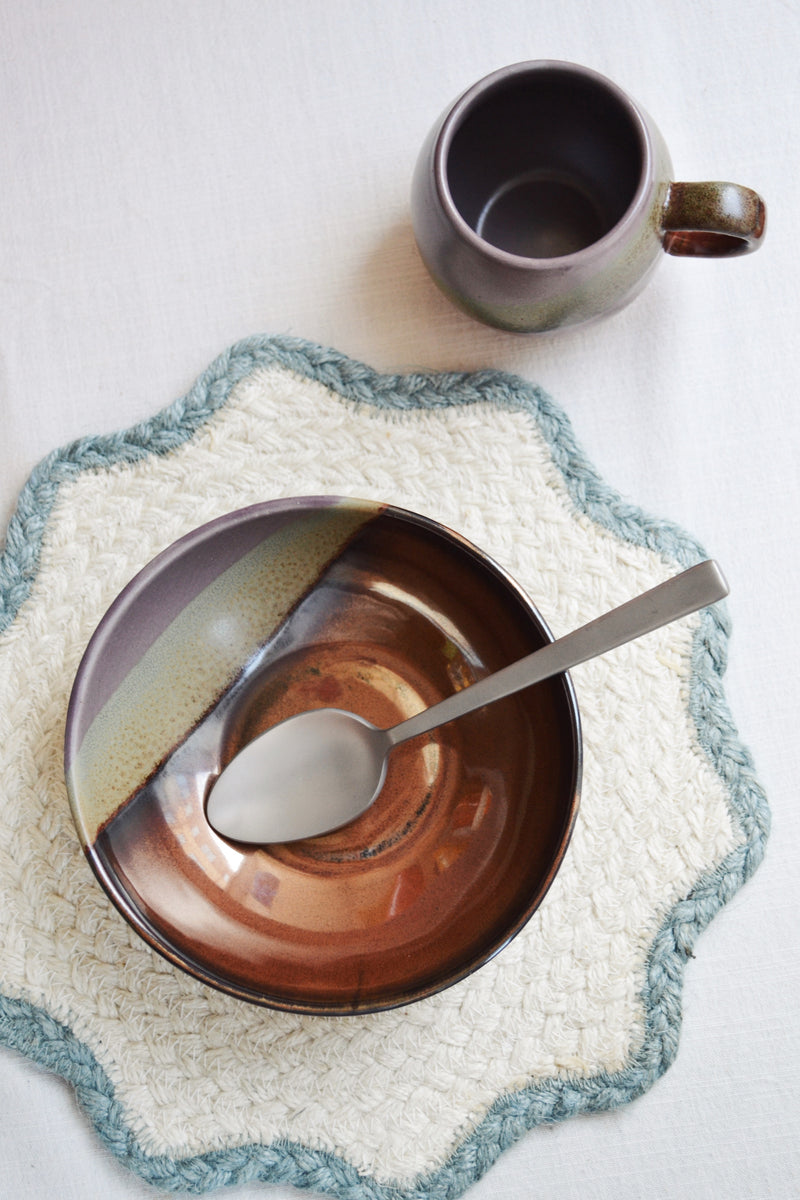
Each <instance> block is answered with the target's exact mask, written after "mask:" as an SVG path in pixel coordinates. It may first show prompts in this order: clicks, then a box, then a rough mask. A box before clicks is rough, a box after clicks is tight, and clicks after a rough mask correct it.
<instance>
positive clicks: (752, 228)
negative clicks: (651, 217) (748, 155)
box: [661, 182, 767, 258]
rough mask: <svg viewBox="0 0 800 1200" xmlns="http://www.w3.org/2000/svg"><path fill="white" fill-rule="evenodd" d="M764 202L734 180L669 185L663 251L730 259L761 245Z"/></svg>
mask: <svg viewBox="0 0 800 1200" xmlns="http://www.w3.org/2000/svg"><path fill="white" fill-rule="evenodd" d="M766 220H767V209H766V205H765V204H764V201H763V200H762V199H761V197H760V196H759V195H758V193H757V192H754V191H753V190H752V189H751V188H747V187H742V186H741V184H738V183H717V182H703V183H671V184H670V185H669V190H668V191H667V198H666V201H665V202H664V210H663V213H662V219H661V228H662V230H663V245H664V249H665V250H666V252H667V254H680V255H688V256H692V257H704V258H726V257H727V258H730V257H732V256H733V255H736V254H750V252H751V251H753V250H757V249H758V247H759V246H760V245H761V241H762V239H763V237H764V231H765V228H766Z"/></svg>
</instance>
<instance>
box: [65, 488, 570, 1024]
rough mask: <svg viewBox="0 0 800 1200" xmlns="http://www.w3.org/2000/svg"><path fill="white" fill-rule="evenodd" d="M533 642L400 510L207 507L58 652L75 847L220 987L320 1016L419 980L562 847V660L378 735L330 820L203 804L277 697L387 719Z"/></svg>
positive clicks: (495, 930)
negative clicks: (222, 810)
mask: <svg viewBox="0 0 800 1200" xmlns="http://www.w3.org/2000/svg"><path fill="white" fill-rule="evenodd" d="M548 640H551V634H550V633H549V631H548V628H547V626H546V624H545V623H544V621H543V620H542V618H541V617H540V616H539V614H538V612H537V611H536V609H535V607H534V605H533V604H532V602H531V600H530V599H529V598H528V597H527V596H526V595H525V594H524V592H523V591H522V590H521V589H520V588H519V587H518V586H517V585H516V584H515V583H514V582H513V581H512V580H511V579H510V578H509V577H508V575H507V574H505V573H504V572H503V571H502V570H501V569H500V568H499V567H498V566H497V565H496V564H495V563H493V562H492V561H491V560H490V559H489V558H488V557H487V556H486V555H485V554H483V553H481V551H479V550H478V549H476V548H475V547H474V546H472V545H470V544H469V543H468V542H466V541H465V540H464V539H463V538H461V537H459V536H458V535H456V534H454V533H452V532H450V531H449V530H447V529H445V528H443V527H442V526H441V525H438V524H436V523H435V522H433V521H431V520H428V519H426V518H424V517H421V516H418V515H416V514H413V513H410V512H405V511H403V510H401V509H398V508H393V507H390V506H387V505H382V504H376V503H372V502H362V501H354V500H342V499H335V498H329V497H311V498H302V499H294V500H280V501H275V502H270V503H265V504H258V505H255V506H253V507H250V508H246V509H243V510H241V511H238V512H234V513H231V514H229V515H227V516H224V517H221V518H220V519H218V520H215V521H212V522H211V523H209V524H207V525H204V526H203V527H201V528H199V529H197V530H195V531H194V532H192V533H190V534H188V535H187V536H186V537H184V538H182V539H181V540H180V541H178V542H176V543H174V544H173V545H172V546H170V547H169V548H168V549H167V550H165V551H164V552H163V553H162V554H160V555H159V556H158V557H157V558H155V559H154V560H153V561H152V562H151V563H150V564H149V565H148V566H147V567H145V568H144V570H143V571H141V573H140V574H139V575H137V576H136V578H135V579H133V581H132V582H131V583H130V584H129V585H128V586H127V587H126V588H125V590H124V591H123V592H122V593H121V594H120V595H119V597H118V598H117V599H116V600H115V602H114V603H113V604H112V606H111V608H110V609H109V610H108V612H107V613H106V615H105V616H104V617H103V619H102V621H101V622H100V625H99V626H98V628H97V630H96V631H95V633H94V635H93V637H92V639H91V641H90V643H89V645H88V647H87V650H86V653H85V655H84V657H83V659H82V661H81V664H80V667H79V670H78V673H77V677H76V680H75V684H74V687H73V691H72V696H71V700H70V705H69V712H68V717H67V732H66V755H65V762H66V775H67V785H68V790H69V795H70V802H71V805H72V810H73V814H74V818H75V822H76V826H77V829H78V832H79V835H80V838H81V840H82V843H83V845H84V848H85V851H86V854H87V856H88V858H89V861H90V863H91V865H92V867H93V869H94V871H95V872H96V874H97V876H98V878H99V880H100V882H101V884H102V885H103V887H104V888H105V890H106V892H107V893H108V895H109V896H110V898H111V900H112V901H113V902H114V903H115V904H116V905H117V906H118V908H119V909H120V910H121V912H122V913H123V914H124V915H125V917H126V918H127V919H128V921H129V922H130V923H131V924H132V925H133V927H134V928H135V929H136V930H137V931H138V933H139V934H141V936H142V937H143V938H144V939H145V940H146V941H147V942H148V943H149V944H150V945H151V946H153V947H154V948H155V949H156V950H158V951H160V952H161V953H162V954H164V955H165V956H166V957H167V958H168V959H170V960H171V961H172V962H173V963H175V964H177V965H178V966H179V967H181V968H183V969H184V970H186V971H188V972H190V973H191V974H192V975H194V976H195V977H197V978H198V979H200V980H202V981H203V982H205V983H206V984H209V985H211V986H213V987H216V988H219V989H221V990H223V991H225V992H228V993H232V994H233V995H235V996H237V997H239V998H241V999H243V1000H248V1001H253V1002H255V1003H260V1004H265V1005H269V1006H272V1007H275V1008H279V1009H285V1010H290V1011H297V1012H306V1013H317V1014H328V1015H334V1014H347V1013H354V1012H363V1011H374V1010H379V1009H384V1008H391V1007H394V1006H397V1005H401V1004H408V1003H410V1002H412V1001H416V1000H419V999H421V998H422V997H424V996H428V995H431V994H432V993H435V992H437V991H439V990H441V989H442V988H445V987H447V986H449V985H451V984H453V983H455V982H456V981H457V980H460V979H462V978H464V977H465V976H466V975H468V974H469V973H470V972H471V971H473V970H475V969H476V968H478V967H480V966H481V965H482V964H483V963H485V962H486V961H487V960H488V959H489V958H491V957H492V956H493V955H494V954H495V953H497V952H498V951H499V950H500V949H502V947H504V946H505V945H506V944H507V943H508V942H509V940H510V939H511V938H512V937H513V936H514V935H515V934H516V933H518V931H519V930H520V929H521V928H522V927H523V926H524V925H525V923H526V922H527V921H528V920H529V918H530V917H531V915H532V914H533V912H534V911H535V910H536V908H537V906H538V905H539V904H540V903H541V901H542V899H543V897H544V895H545V893H546V891H547V889H548V887H549V885H550V883H551V882H552V880H553V877H554V876H555V873H556V871H557V870H558V867H559V865H560V863H561V861H562V858H563V855H564V853H565V850H566V847H567V843H568V840H569V837H570V833H571V831H572V827H573V824H574V821H575V816H576V811H577V807H578V795H579V785H580V775H581V740H580V722H579V715H578V708H577V703H576V700H575V695H574V692H573V689H572V685H571V682H570V680H569V677H568V676H566V675H562V676H559V677H557V678H555V679H552V680H549V681H547V682H544V683H541V684H539V685H537V686H536V687H534V688H530V689H527V690H526V691H524V692H522V693H519V694H518V695H517V696H514V697H509V698H507V699H505V700H502V701H499V702H497V703H495V704H493V705H490V706H488V707H487V708H484V709H483V710H482V711H480V712H478V713H474V714H472V715H470V716H466V717H463V718H462V719H460V720H459V721H454V722H452V723H451V724H449V725H447V726H445V727H444V728H442V729H439V730H437V731H435V732H434V733H431V734H428V735H426V736H425V737H422V738H418V739H415V740H413V741H410V742H408V743H406V744H404V745H402V746H400V747H398V748H397V749H396V750H395V751H394V752H393V754H392V756H391V759H390V763H389V770H388V774H387V779H386V783H385V786H384V788H383V791H382V792H381V794H380V796H379V798H378V799H377V800H376V802H375V803H374V805H373V806H372V808H371V809H369V810H368V811H367V812H366V813H364V814H363V815H362V816H361V817H359V818H358V819H357V820H355V821H353V822H351V823H350V824H349V825H347V826H345V827H344V828H342V829H339V830H337V831H336V832H334V833H330V834H327V835H325V836H321V837H316V838H307V839H305V840H303V841H298V842H292V843H285V844H280V845H269V846H263V847H251V846H242V845H237V844H235V843H233V842H229V841H227V840H225V839H223V838H221V837H219V836H218V835H217V834H216V833H215V832H214V831H213V830H212V829H211V827H210V826H209V824H208V822H207V820H206V818H205V803H206V799H207V796H208V793H209V790H210V787H211V785H212V784H213V781H214V779H215V778H216V776H217V775H218V773H219V772H220V770H221V769H222V768H223V767H224V766H225V765H226V763H227V762H228V761H229V760H230V759H231V757H232V756H233V755H234V754H235V753H236V752H237V751H238V750H239V749H240V748H241V747H242V746H244V745H245V744H246V743H247V742H248V741H249V740H250V739H252V738H253V737H254V736H256V735H257V734H258V733H260V732H262V731H263V730H264V729H266V728H268V727H269V726H271V725H273V724H275V723H276V722H278V721H281V720H283V719H284V718H286V717H288V716H291V715H293V714H294V713H296V712H300V711H302V710H305V709H309V708H316V707H323V706H329V705H333V706H336V707H339V708H346V709H351V710H352V711H353V712H356V713H359V714H361V715H362V716H364V717H367V718H368V719H369V720H370V721H373V722H374V723H375V724H376V725H383V726H388V725H390V724H393V723H395V722H396V721H399V720H402V719H403V718H404V717H407V716H410V715H411V714H413V713H414V712H417V711H418V710H419V709H420V708H422V707H423V706H427V705H430V704H434V703H435V702H436V701H437V700H440V699H442V698H443V697H444V696H446V695H448V694H450V693H451V692H453V691H454V690H457V689H460V688H463V687H466V686H468V685H469V684H470V683H472V682H473V681H474V680H477V679H478V678H480V677H481V676H483V675H485V674H487V673H489V672H492V671H495V670H497V669H499V668H500V667H502V666H505V665H506V664H507V663H509V662H511V661H513V660H514V659H517V658H519V657H521V656H522V655H524V654H527V653H529V652H530V651H531V650H534V649H536V648H537V647H538V646H540V645H543V644H544V643H545V642H546V641H548Z"/></svg>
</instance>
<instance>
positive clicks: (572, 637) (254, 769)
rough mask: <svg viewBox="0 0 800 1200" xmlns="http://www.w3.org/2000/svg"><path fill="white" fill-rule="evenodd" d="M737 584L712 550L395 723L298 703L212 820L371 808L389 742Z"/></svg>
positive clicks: (265, 830) (310, 830) (311, 825)
mask: <svg viewBox="0 0 800 1200" xmlns="http://www.w3.org/2000/svg"><path fill="white" fill-rule="evenodd" d="M727 594H728V585H727V583H726V582H725V577H724V575H723V574H722V572H721V570H720V569H719V567H718V566H717V564H716V563H715V562H713V561H712V560H708V561H706V562H701V563H698V564H697V566H694V567H690V568H689V570H688V571H682V572H681V574H680V575H676V576H674V578H672V579H668V580H667V581H666V583H661V584H659V585H658V586H657V587H654V588H651V589H650V590H649V591H647V592H644V593H643V594H642V595H641V596H637V597H636V598H635V599H634V600H629V601H628V602H627V604H622V605H620V606H619V608H613V609H612V610H611V611H610V612H607V613H605V614H604V615H603V616H601V617H598V618H597V619H596V620H594V621H590V622H589V623H588V624H587V625H582V626H581V628H580V629H576V630H574V632H572V633H568V634H567V635H566V636H565V637H562V638H559V639H558V640H557V641H555V642H550V643H548V645H546V646H543V647H542V648H541V649H540V650H536V651H534V653H533V654H529V655H527V656H526V657H525V658H521V659H519V661H517V662H515V663H512V664H511V665H510V666H508V667H504V668H503V669H502V670H501V671H496V672H495V673H494V674H493V675H488V676H486V678H485V679H481V680H480V681H479V682H478V683H474V684H472V686H471V687H467V688H464V689H462V691H460V692H456V693H455V694H454V695H452V696H448V697H447V699H445V700H442V701H440V702H439V703H438V704H434V705H432V707H431V708H427V709H425V710H423V712H421V713H417V714H416V715H415V716H413V717H409V718H408V720H405V721H402V722H401V723H400V724H398V725H395V726H393V727H392V728H391V729H378V728H377V727H376V726H375V725H372V724H371V723H370V722H369V721H365V720H364V719H363V718H362V717H358V716H356V715H355V714H354V713H349V712H345V711H344V710H343V709H339V708H320V709H314V710H312V711H311V712H304V713H299V714H298V715H297V716H294V717H290V718H289V719H288V720H286V721H282V722H281V723H280V724H279V725H275V726H273V728H272V729H268V730H267V732H266V733H262V734H261V736H260V737H257V738H255V739H254V740H253V741H252V742H250V743H249V744H248V745H247V746H245V747H244V749H243V750H240V751H239V753H238V754H237V755H236V756H235V758H233V759H232V760H231V761H230V763H229V764H228V765H227V766H226V767H225V769H224V770H223V772H222V773H221V775H220V776H219V778H218V779H217V781H216V783H215V784H214V786H213V788H212V789H211V794H210V796H209V798H208V807H207V816H208V821H209V824H210V825H211V826H212V828H214V829H215V830H216V831H217V833H220V834H222V836H223V837H227V838H231V839H233V840H234V841H238V842H250V843H253V842H256V843H261V844H266V843H268V842H290V841H295V840H296V839H298V838H304V837H312V836H315V835H317V834H321V833H328V832H330V831H331V830H333V829H338V828H340V827H341V826H342V825H345V824H347V822H348V821H352V820H353V819H354V818H355V817H357V816H359V815H360V814H361V813H363V812H364V810H365V809H367V808H369V806H370V804H372V802H373V800H374V799H375V798H376V796H377V795H378V793H379V792H380V790H381V787H382V786H383V781H384V778H385V776H386V763H387V759H388V756H389V752H390V751H391V750H392V749H393V748H394V747H395V746H399V745H400V743H401V742H405V741H408V739H409V738H413V737H419V735H420V734H422V733H428V732H429V731H430V730H431V729H436V728H438V726H440V725H444V724H446V723H447V722H448V721H453V720H455V718H456V717H462V716H464V715H465V714H466V713H470V712H473V711H474V710H475V709H477V708H482V707H483V706H484V705H486V704H491V703H492V702H493V701H495V700H500V699H502V698H503V697H504V696H510V695H512V694H513V693H514V692H518V691H521V690H522V688H526V687H530V686H531V684H534V683H539V682H540V681H541V680H543V679H549V678H550V677H551V676H552V675H557V674H559V673H560V672H561V671H567V670H569V669H570V667H575V666H577V665H578V663H582V662H585V661H586V660H587V659H589V658H596V657H597V656H598V655H600V654H605V653H606V651H607V650H613V649H614V647H615V646H621V645H623V644H624V643H625V642H632V641H633V640H634V639H635V638H638V637H641V636H642V635H643V634H645V633H650V632H651V631H652V630H653V629H659V628H660V627H661V626H662V625H668V624H669V623H670V622H671V621H676V620H678V619H679V618H680V617H684V616H686V615H687V614H689V613H692V612H695V611H696V610H697V609H698V608H704V607H705V606H706V605H707V604H713V603H714V602H715V601H716V600H721V599H722V598H723V597H724V596H726V595H727Z"/></svg>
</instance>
